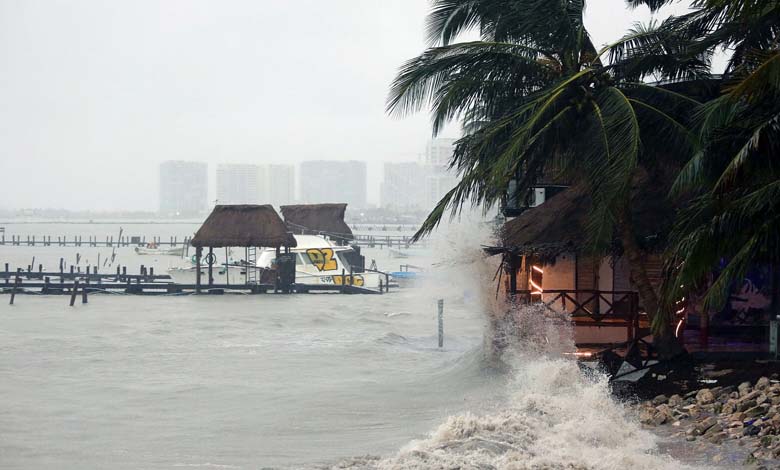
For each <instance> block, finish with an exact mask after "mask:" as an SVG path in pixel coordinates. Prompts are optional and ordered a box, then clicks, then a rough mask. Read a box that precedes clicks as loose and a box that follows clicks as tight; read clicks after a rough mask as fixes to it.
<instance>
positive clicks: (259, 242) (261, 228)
mask: <svg viewBox="0 0 780 470" xmlns="http://www.w3.org/2000/svg"><path fill="white" fill-rule="evenodd" d="M191 243H192V246H196V247H204V246H205V247H214V248H218V247H226V246H247V247H251V246H257V247H260V246H262V247H274V248H275V247H283V246H288V247H293V246H296V242H295V237H293V236H292V234H291V233H290V232H289V231H288V229H287V226H286V225H285V224H284V222H283V221H282V219H281V217H279V214H277V213H276V211H275V210H274V208H273V206H270V205H250V204H245V205H220V206H216V207H214V210H213V211H212V212H211V214H209V216H208V218H207V219H206V221H205V222H203V225H201V226H200V228H199V229H198V231H197V233H195V236H194V237H192V242H191Z"/></svg>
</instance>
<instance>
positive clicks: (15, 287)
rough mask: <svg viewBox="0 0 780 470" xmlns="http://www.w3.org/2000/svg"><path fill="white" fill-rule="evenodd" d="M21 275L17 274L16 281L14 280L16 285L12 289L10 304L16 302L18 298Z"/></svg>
mask: <svg viewBox="0 0 780 470" xmlns="http://www.w3.org/2000/svg"><path fill="white" fill-rule="evenodd" d="M19 282H20V280H19V276H16V281H14V287H13V289H11V301H10V302H9V305H13V304H14V298H16V289H18V288H19Z"/></svg>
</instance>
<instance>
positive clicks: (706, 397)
mask: <svg viewBox="0 0 780 470" xmlns="http://www.w3.org/2000/svg"><path fill="white" fill-rule="evenodd" d="M714 401H715V395H713V393H712V391H711V390H710V389H708V388H703V389H701V390H699V392H698V393H697V394H696V402H697V403H698V404H700V405H706V404H708V403H712V402H714Z"/></svg>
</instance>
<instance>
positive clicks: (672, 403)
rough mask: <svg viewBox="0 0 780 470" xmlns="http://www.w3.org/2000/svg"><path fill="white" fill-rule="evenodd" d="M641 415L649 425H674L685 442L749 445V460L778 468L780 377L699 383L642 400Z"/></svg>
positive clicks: (762, 466)
mask: <svg viewBox="0 0 780 470" xmlns="http://www.w3.org/2000/svg"><path fill="white" fill-rule="evenodd" d="M638 412H639V420H640V422H641V423H642V424H643V425H646V426H649V427H657V426H670V427H672V429H675V428H676V429H678V431H676V432H673V435H674V436H676V437H679V438H681V439H685V440H686V441H689V442H690V441H705V442H706V443H709V444H710V445H722V444H724V443H726V441H733V442H735V443H736V444H737V445H738V446H740V447H742V448H744V449H745V458H744V464H745V465H749V466H751V467H754V468H778V463H780V376H779V375H778V374H772V375H771V376H770V377H761V378H759V379H758V380H756V381H755V382H754V383H752V382H742V383H740V384H739V385H728V386H716V387H712V388H700V389H698V390H692V391H690V392H687V393H685V394H683V395H680V394H672V395H670V396H666V395H658V396H656V397H655V398H653V399H652V400H648V401H645V402H642V403H640V404H639V408H638Z"/></svg>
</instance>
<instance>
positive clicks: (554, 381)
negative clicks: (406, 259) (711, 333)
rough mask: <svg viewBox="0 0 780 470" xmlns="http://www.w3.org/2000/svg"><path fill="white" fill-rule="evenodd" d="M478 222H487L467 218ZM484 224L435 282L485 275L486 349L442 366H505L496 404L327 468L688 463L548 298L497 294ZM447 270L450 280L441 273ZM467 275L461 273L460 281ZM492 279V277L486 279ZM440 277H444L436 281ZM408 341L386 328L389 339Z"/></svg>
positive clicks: (552, 468)
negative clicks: (615, 384) (588, 361)
mask: <svg viewBox="0 0 780 470" xmlns="http://www.w3.org/2000/svg"><path fill="white" fill-rule="evenodd" d="M466 225H467V226H469V225H470V226H472V227H476V226H480V224H474V223H471V224H468V223H467V224H466ZM484 226H485V224H481V227H483V228H482V229H480V230H481V231H482V232H483V233H480V234H476V236H475V234H469V233H464V232H463V230H455V231H454V232H450V233H451V234H453V233H454V235H452V236H450V237H449V239H448V240H445V243H444V244H445V245H448V248H449V252H453V251H455V252H459V253H465V252H468V250H471V252H469V254H468V256H463V257H461V263H460V264H459V265H458V266H456V267H455V269H453V270H452V271H451V272H450V273H443V274H442V273H439V276H438V277H439V279H435V280H434V285H430V286H426V288H427V289H429V290H434V291H435V290H436V289H437V288H441V289H443V288H445V287H446V288H447V289H454V287H453V286H459V285H461V286H466V285H473V279H475V278H477V279H483V280H485V281H486V282H485V283H484V288H483V289H482V291H481V292H478V293H477V296H478V297H479V299H478V301H477V302H476V303H478V304H480V305H479V306H478V307H476V308H482V309H483V311H485V316H486V320H487V324H488V328H487V330H486V332H485V342H484V347H483V348H482V350H481V351H478V352H479V354H475V352H474V351H470V352H469V353H466V354H464V355H462V356H461V357H460V358H459V360H458V361H459V362H462V363H465V364H468V365H467V366H465V367H459V366H458V365H455V364H453V365H452V366H451V367H450V368H449V369H448V370H447V368H445V369H444V370H442V371H440V372H441V373H442V374H449V373H452V374H453V375H458V374H459V373H466V374H470V373H473V372H474V369H475V368H481V369H482V370H483V371H484V370H491V371H499V373H500V374H502V375H503V376H504V377H505V380H500V381H495V382H494V383H495V384H496V387H503V388H504V389H503V390H500V391H499V392H500V393H499V395H500V396H501V399H500V403H499V404H493V405H492V406H490V407H485V408H482V409H481V410H473V409H472V410H467V411H464V412H461V413H457V414H453V415H450V416H449V417H447V418H446V419H445V420H444V422H443V423H442V424H441V425H439V426H438V427H437V428H436V429H434V430H433V431H432V432H430V434H429V435H428V436H426V437H425V438H423V439H419V440H413V441H411V442H409V443H408V444H406V445H405V446H403V447H402V448H401V449H400V450H399V451H398V452H397V453H396V454H395V455H392V456H388V457H377V456H365V457H356V458H351V459H347V460H342V461H340V462H338V463H337V464H336V465H335V466H332V467H329V468H338V469H350V470H390V469H393V470H422V469H426V470H427V469H441V470H444V469H461V470H466V469H479V470H493V469H495V470H499V469H500V470H523V469H549V470H557V469H561V470H563V469H566V470H579V469H588V470H590V469H594V470H595V469H605V470H608V469H616V470H617V469H620V470H623V469H626V468H630V469H640V470H643V469H646V470H651V469H652V470H657V469H681V468H691V467H687V466H685V465H682V464H681V463H680V462H678V461H675V460H674V459H672V458H671V457H669V456H667V455H663V454H661V453H660V452H659V451H658V447H657V442H658V438H657V437H656V436H655V435H654V434H652V433H650V432H649V431H646V430H643V429H642V428H641V426H640V424H639V423H638V420H636V419H635V418H633V417H632V416H630V413H631V412H630V410H628V409H627V408H626V407H625V406H624V405H623V404H622V403H620V402H618V401H617V400H615V399H614V398H613V397H612V396H611V394H610V390H609V382H608V378H607V377H606V376H605V375H604V374H602V373H600V372H599V371H597V370H595V369H590V368H588V367H586V366H583V367H581V365H580V364H579V363H578V362H577V361H576V360H575V359H574V356H573V355H572V354H571V353H572V352H574V351H575V347H574V341H573V331H572V329H571V326H570V322H569V319H568V318H566V317H565V316H561V315H553V314H551V312H550V311H549V310H547V309H545V308H543V307H541V306H527V305H509V304H506V303H505V302H503V301H502V300H501V298H502V296H500V295H496V291H495V280H494V279H493V274H494V273H496V272H497V270H496V268H497V260H485V258H484V255H482V253H481V251H480V250H476V251H475V250H474V244H473V240H475V239H483V240H484V239H488V238H489V236H490V234H488V233H485V230H486V229H485V228H484ZM442 278H445V279H446V280H447V282H441V279H442ZM461 279H465V281H464V282H460V281H461ZM488 280H490V281H489V282H487V281H488ZM436 281H438V282H436ZM402 340H406V338H398V337H394V336H392V335H388V336H386V337H385V338H383V341H388V342H397V341H402Z"/></svg>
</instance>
